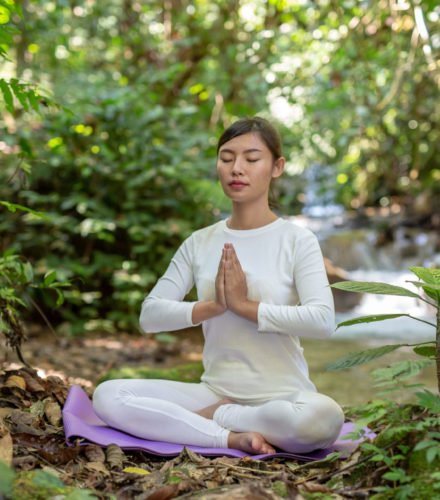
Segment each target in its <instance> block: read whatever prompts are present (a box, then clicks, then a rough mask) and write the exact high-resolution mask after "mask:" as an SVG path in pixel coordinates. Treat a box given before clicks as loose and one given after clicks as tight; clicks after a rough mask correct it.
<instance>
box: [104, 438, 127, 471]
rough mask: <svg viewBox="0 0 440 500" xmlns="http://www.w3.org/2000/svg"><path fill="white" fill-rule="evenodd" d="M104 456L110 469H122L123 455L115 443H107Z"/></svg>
mask: <svg viewBox="0 0 440 500" xmlns="http://www.w3.org/2000/svg"><path fill="white" fill-rule="evenodd" d="M105 456H106V458H107V462H108V463H109V465H110V468H111V469H122V462H123V461H124V459H125V455H124V452H123V451H122V450H121V448H119V446H118V445H117V444H114V443H112V444H109V445H108V446H107V449H106V450H105Z"/></svg>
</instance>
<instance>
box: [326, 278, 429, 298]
mask: <svg viewBox="0 0 440 500" xmlns="http://www.w3.org/2000/svg"><path fill="white" fill-rule="evenodd" d="M330 286H331V287H333V288H338V289H339V290H345V291H346V292H361V293H374V294H379V295H401V296H404V297H419V295H417V294H416V293H414V292H411V290H407V289H406V288H403V287H401V286H395V285H388V284H387V283H377V282H374V281H342V282H339V283H333V284H332V285H330Z"/></svg>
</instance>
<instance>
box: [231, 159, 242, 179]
mask: <svg viewBox="0 0 440 500" xmlns="http://www.w3.org/2000/svg"><path fill="white" fill-rule="evenodd" d="M231 172H232V175H242V174H243V159H242V158H240V157H239V156H237V158H235V160H234V162H233V164H232V171H231Z"/></svg>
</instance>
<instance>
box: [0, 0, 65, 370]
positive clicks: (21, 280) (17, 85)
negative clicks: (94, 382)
mask: <svg viewBox="0 0 440 500" xmlns="http://www.w3.org/2000/svg"><path fill="white" fill-rule="evenodd" d="M0 9H1V15H2V19H3V20H4V19H6V20H9V18H10V17H11V16H12V15H18V16H19V17H20V18H21V19H23V13H22V10H21V5H20V2H4V1H2V2H0ZM18 33H20V31H19V30H17V29H15V28H12V27H10V26H5V23H4V22H0V42H1V44H0V58H3V59H8V57H7V48H8V46H9V44H12V43H13V36H14V35H16V34H18ZM0 90H1V94H0V95H2V96H3V100H4V103H5V108H6V110H7V111H8V112H9V113H10V114H11V115H14V114H15V113H16V108H15V106H14V97H15V99H16V100H17V101H18V102H19V103H20V105H21V107H22V109H24V111H26V112H27V111H30V109H31V108H32V109H33V110H35V111H39V106H40V101H41V100H42V99H43V94H42V93H41V92H40V91H39V90H38V89H37V86H36V85H35V84H28V83H23V82H21V81H19V80H18V79H17V78H11V79H10V80H5V79H4V78H0ZM44 99H45V100H44V103H45V105H46V106H47V105H49V104H53V102H52V101H51V100H50V99H49V98H48V97H47V96H44ZM29 156H31V154H30V151H29V150H28V149H26V148H25V147H24V148H22V152H21V153H20V154H19V155H18V162H17V165H16V167H15V169H14V171H13V173H12V175H11V176H10V177H9V179H7V182H6V184H8V183H10V182H12V180H13V178H14V177H15V176H16V175H17V174H18V173H22V174H23V175H24V176H26V175H27V174H28V173H29V172H30V166H29V164H28V163H27V162H25V161H24V160H25V158H26V157H29ZM0 207H2V208H3V209H5V208H6V209H7V210H8V212H9V213H15V212H16V211H17V210H18V211H20V212H26V214H27V215H29V216H30V217H33V218H34V219H44V220H46V221H50V220H51V219H50V218H49V217H48V216H47V215H45V214H43V213H41V212H39V211H36V210H33V209H31V208H29V207H26V206H23V205H21V204H18V203H13V202H11V201H6V200H0ZM8 212H7V213H8ZM5 219H7V217H6V218H5ZM36 274H42V273H41V272H40V273H36V272H35V271H34V268H33V266H32V264H31V263H30V262H29V260H27V259H25V258H24V257H23V256H21V255H19V254H17V253H16V250H15V249H12V248H11V249H9V250H6V251H5V252H4V253H3V255H1V256H0V332H1V333H3V334H4V335H5V337H6V344H7V345H9V346H10V347H11V348H13V349H15V351H16V353H17V356H18V357H19V359H20V360H21V361H22V362H23V363H24V364H26V362H25V360H24V359H23V355H22V353H21V349H20V346H21V344H22V342H23V340H24V339H25V334H24V331H23V327H22V324H21V321H20V308H22V307H26V306H27V305H28V304H32V305H33V306H34V307H35V308H36V309H37V310H38V312H39V313H40V314H41V315H42V317H43V318H44V320H45V321H46V322H47V323H48V326H49V327H51V325H50V323H49V321H48V320H47V318H46V316H45V314H44V313H43V311H42V310H41V309H40V307H39V306H38V304H37V303H36V302H35V301H34V299H33V298H32V297H31V295H30V294H29V290H30V289H39V290H53V291H55V292H56V295H57V299H56V303H55V307H58V306H60V305H61V304H62V303H63V301H64V295H63V292H62V289H63V288H65V287H68V286H69V285H70V281H68V280H62V281H59V280H57V273H56V271H54V270H48V271H47V272H46V273H44V276H43V278H42V279H39V280H36V278H35V275H36Z"/></svg>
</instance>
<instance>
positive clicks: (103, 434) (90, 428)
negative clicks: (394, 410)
mask: <svg viewBox="0 0 440 500" xmlns="http://www.w3.org/2000/svg"><path fill="white" fill-rule="evenodd" d="M63 422H64V431H65V434H66V440H67V443H68V444H72V443H73V441H74V439H75V438H78V437H79V438H83V439H84V441H83V442H82V444H90V443H95V444H98V445H100V446H108V445H109V444H111V443H115V444H117V445H119V446H120V447H121V448H122V449H124V450H143V451H146V452H147V453H151V454H153V455H160V456H163V457H172V456H176V455H179V453H180V452H181V451H182V449H183V447H184V445H183V444H175V443H166V442H162V441H149V440H147V439H142V438H138V437H135V436H132V435H131V434H126V433H125V432H122V431H118V430H117V429H113V428H112V427H108V426H107V424H105V422H103V421H102V420H101V419H100V418H99V417H98V415H96V413H95V412H94V411H93V406H92V402H91V401H90V399H89V397H88V396H87V394H86V393H85V392H84V390H83V389H82V388H81V387H79V386H78V385H73V386H72V387H71V388H70V390H69V394H68V396H67V399H66V403H65V405H64V408H63ZM353 430H354V424H353V423H352V422H347V423H345V424H344V426H343V428H342V431H341V434H340V436H339V438H338V440H337V441H336V442H335V443H334V444H333V445H332V447H331V448H326V449H323V450H317V451H314V452H312V453H306V454H304V453H303V454H300V453H288V452H284V451H283V452H278V453H275V454H265V455H249V454H248V453H245V452H244V451H241V450H234V449H232V448H204V447H201V446H191V445H187V446H186V447H187V448H189V449H191V450H192V451H194V452H195V453H198V454H200V455H205V456H228V457H243V456H250V457H251V458H253V459H258V460H265V459H267V458H273V457H287V458H294V459H297V460H303V461H312V460H322V459H323V458H325V457H326V456H327V455H328V454H329V453H331V452H333V451H351V450H353V449H354V448H355V447H356V446H357V445H358V443H360V442H361V441H362V439H359V440H357V441H351V440H342V439H341V438H342V437H343V436H344V435H346V434H348V433H350V432H353ZM374 436H375V434H374V433H372V432H371V431H370V430H369V429H368V428H365V435H364V439H365V438H373V437H374Z"/></svg>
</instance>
